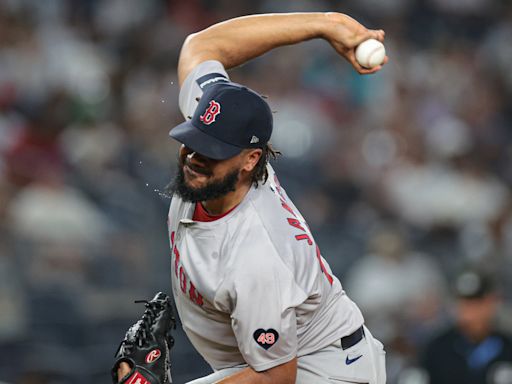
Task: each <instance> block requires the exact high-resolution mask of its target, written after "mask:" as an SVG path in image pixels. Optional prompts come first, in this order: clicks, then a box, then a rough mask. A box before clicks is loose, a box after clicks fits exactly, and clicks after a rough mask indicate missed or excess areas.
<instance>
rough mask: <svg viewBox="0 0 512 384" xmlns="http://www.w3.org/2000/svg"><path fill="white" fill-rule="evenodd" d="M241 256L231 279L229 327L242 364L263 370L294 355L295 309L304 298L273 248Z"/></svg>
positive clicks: (253, 251) (295, 336)
mask: <svg viewBox="0 0 512 384" xmlns="http://www.w3.org/2000/svg"><path fill="white" fill-rule="evenodd" d="M258 248H259V249H258V252H256V247H254V249H253V250H248V251H247V253H246V254H244V257H243V262H241V263H240V265H241V267H240V268H237V269H236V270H235V271H233V273H234V278H233V288H232V289H233V292H234V295H235V296H234V300H233V304H234V307H233V311H232V313H231V320H232V328H233V332H234V333H235V336H236V339H237V343H238V348H239V350H240V352H241V353H242V356H243V357H244V359H245V361H246V362H247V363H248V364H249V365H250V366H251V367H252V368H253V369H254V370H255V371H263V370H266V369H270V368H273V367H275V366H278V365H281V364H284V363H286V362H288V361H290V360H292V359H293V358H294V357H295V356H296V355H297V348H298V347H297V320H296V314H295V308H296V307H297V306H299V305H300V304H301V303H302V302H304V301H305V300H306V298H307V295H306V294H305V293H304V291H302V289H301V288H300V287H299V286H298V285H297V284H296V282H295V279H294V277H293V275H292V273H291V271H290V270H289V269H288V268H287V266H286V265H285V264H284V263H283V261H282V260H281V259H280V258H279V256H278V255H277V254H276V251H274V250H273V249H272V250H271V251H268V252H263V255H264V256H263V257H262V249H261V247H258Z"/></svg>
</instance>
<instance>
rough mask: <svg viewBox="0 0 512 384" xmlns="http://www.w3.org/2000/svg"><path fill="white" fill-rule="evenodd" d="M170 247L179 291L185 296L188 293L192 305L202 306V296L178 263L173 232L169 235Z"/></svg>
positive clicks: (178, 254)
mask: <svg viewBox="0 0 512 384" xmlns="http://www.w3.org/2000/svg"><path fill="white" fill-rule="evenodd" d="M171 247H172V252H173V254H174V274H175V276H176V278H177V279H179V282H180V289H181V291H182V292H183V293H184V294H185V295H186V294H187V291H188V297H189V299H190V300H191V301H192V302H193V303H195V304H197V305H199V306H202V305H203V303H204V301H203V296H202V295H201V294H200V293H199V292H198V291H197V289H196V287H195V285H194V283H192V281H190V279H188V278H187V274H186V272H185V269H184V268H183V266H182V265H181V263H180V252H179V251H178V248H177V247H176V245H175V244H174V232H172V233H171ZM171 256H172V255H171Z"/></svg>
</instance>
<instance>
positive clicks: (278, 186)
mask: <svg viewBox="0 0 512 384" xmlns="http://www.w3.org/2000/svg"><path fill="white" fill-rule="evenodd" d="M274 182H275V185H276V189H277V193H278V194H279V200H280V201H281V206H282V207H283V208H284V209H285V210H286V211H288V212H289V213H291V214H292V215H293V217H288V218H287V221H288V225H291V226H292V227H294V228H297V229H298V230H300V231H302V232H303V233H301V234H300V235H295V240H297V241H301V240H306V242H307V244H308V245H313V240H312V239H311V236H309V233H308V231H306V229H305V228H304V226H305V227H307V228H308V229H309V227H308V225H307V224H306V222H304V223H301V222H300V221H299V220H298V215H297V214H296V213H295V212H294V211H293V209H292V208H291V207H290V205H289V204H288V202H287V201H286V196H285V195H284V193H283V191H282V189H281V184H280V183H279V180H278V179H277V176H276V175H274ZM303 224H304V225H303ZM315 247H316V257H317V259H318V263H319V264H320V269H321V270H322V272H323V273H324V275H325V277H326V278H327V281H329V284H331V285H332V283H333V278H332V276H331V275H330V274H329V272H328V271H327V268H326V267H325V264H324V262H323V260H322V256H321V254H320V248H318V245H316V244H315Z"/></svg>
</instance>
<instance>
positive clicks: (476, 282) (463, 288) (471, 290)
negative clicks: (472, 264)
mask: <svg viewBox="0 0 512 384" xmlns="http://www.w3.org/2000/svg"><path fill="white" fill-rule="evenodd" d="M454 288H455V295H456V296H457V297H458V298H461V299H479V298H482V297H484V296H486V295H488V294H490V293H492V292H494V291H495V289H496V287H495V282H494V281H493V279H492V278H491V276H490V275H489V274H486V273H483V272H482V271H478V270H465V271H463V272H461V273H460V274H459V275H458V276H457V277H456V279H455V284H454Z"/></svg>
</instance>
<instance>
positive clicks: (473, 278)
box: [421, 270, 512, 384]
mask: <svg viewBox="0 0 512 384" xmlns="http://www.w3.org/2000/svg"><path fill="white" fill-rule="evenodd" d="M454 288H455V293H456V296H457V302H456V319H455V324H453V325H452V326H451V327H450V328H449V329H448V330H446V331H445V332H444V333H442V334H441V335H439V336H437V337H436V338H434V339H433V340H432V341H431V342H430V343H429V344H428V345H427V347H426V349H425V350H424V353H423V357H422V359H421V360H422V361H421V362H422V366H423V368H424V369H425V370H426V372H427V374H428V377H429V383H430V384H512V338H511V337H510V336H509V335H507V334H505V333H503V332H500V331H499V330H498V329H496V327H495V324H494V318H495V315H496V312H497V310H498V308H499V305H500V298H499V295H498V292H497V289H496V286H495V284H494V282H493V281H492V280H491V279H490V277H489V276H487V275H485V274H483V273H482V272H479V271H475V270H473V271H465V272H463V273H462V274H460V275H459V276H458V277H457V279H456V280H455V287H454Z"/></svg>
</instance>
